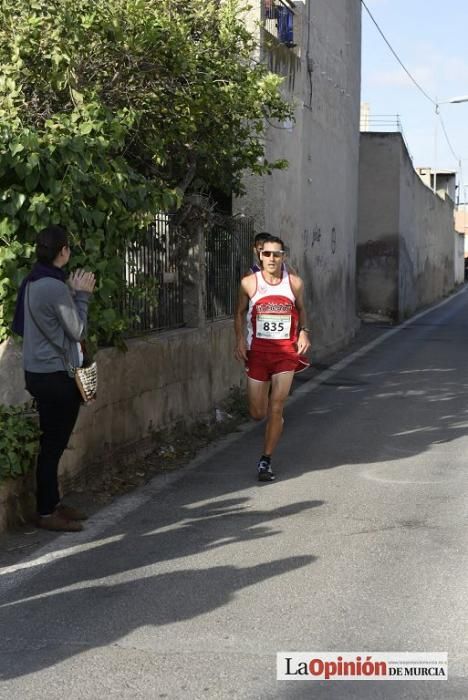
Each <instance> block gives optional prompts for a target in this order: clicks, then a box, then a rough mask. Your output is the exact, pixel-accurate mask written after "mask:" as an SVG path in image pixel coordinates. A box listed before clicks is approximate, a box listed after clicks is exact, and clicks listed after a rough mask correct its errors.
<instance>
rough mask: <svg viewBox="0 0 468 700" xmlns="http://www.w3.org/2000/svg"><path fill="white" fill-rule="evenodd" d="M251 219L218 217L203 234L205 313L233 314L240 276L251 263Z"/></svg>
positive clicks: (219, 316) (214, 316) (213, 315)
mask: <svg viewBox="0 0 468 700" xmlns="http://www.w3.org/2000/svg"><path fill="white" fill-rule="evenodd" d="M253 239H254V222H253V219H249V218H247V217H242V218H230V217H219V219H218V220H217V222H216V224H215V225H214V226H213V227H212V228H211V229H210V230H209V231H208V233H207V236H206V245H205V251H206V252H205V255H206V290H207V293H206V317H207V319H208V320H210V321H214V320H219V319H222V318H228V317H230V316H232V315H233V314H234V309H235V305H236V301H237V295H238V290H239V284H240V280H241V278H242V277H243V276H244V275H245V274H246V273H247V272H248V270H249V267H250V265H251V264H252V245H253Z"/></svg>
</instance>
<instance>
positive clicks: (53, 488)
mask: <svg viewBox="0 0 468 700" xmlns="http://www.w3.org/2000/svg"><path fill="white" fill-rule="evenodd" d="M25 378H26V389H27V390H28V391H29V393H30V394H32V396H33V397H34V398H35V399H36V403H37V410H38V412H39V426H40V429H41V433H42V434H41V438H40V451H39V456H38V458H37V511H38V513H39V514H40V515H49V514H50V513H53V512H54V510H55V508H56V507H57V504H58V503H59V501H60V495H59V489H58V475H57V474H58V465H59V462H60V458H61V456H62V454H63V452H64V450H65V448H66V446H67V445H68V441H69V439H70V436H71V434H72V432H73V428H74V427H75V423H76V419H77V418H78V411H79V410H80V402H81V396H80V392H79V391H78V387H77V386H76V383H75V380H74V379H73V378H72V377H69V376H68V374H67V372H48V373H44V374H41V373H38V372H26V373H25Z"/></svg>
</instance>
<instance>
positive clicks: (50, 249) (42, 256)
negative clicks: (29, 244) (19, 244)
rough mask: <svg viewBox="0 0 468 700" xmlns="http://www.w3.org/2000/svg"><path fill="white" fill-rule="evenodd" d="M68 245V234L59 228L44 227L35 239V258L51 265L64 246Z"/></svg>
mask: <svg viewBox="0 0 468 700" xmlns="http://www.w3.org/2000/svg"><path fill="white" fill-rule="evenodd" d="M66 245H68V233H67V232H66V231H65V229H64V228H62V227H61V226H46V228H43V229H42V231H39V233H38V234H37V238H36V258H37V259H38V261H39V262H41V263H45V264H46V265H51V264H52V263H53V262H54V260H55V258H56V257H57V255H58V254H59V253H60V251H61V250H62V248H63V247H64V246H66Z"/></svg>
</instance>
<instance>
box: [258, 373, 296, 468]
mask: <svg viewBox="0 0 468 700" xmlns="http://www.w3.org/2000/svg"><path fill="white" fill-rule="evenodd" d="M293 377H294V372H281V374H274V375H273V376H272V378H271V395H270V401H269V404H268V420H267V425H266V430H265V443H264V450H263V454H265V455H270V456H271V455H272V454H273V451H274V449H275V447H276V445H277V444H278V440H279V439H280V437H281V433H282V432H283V424H284V420H283V409H284V404H285V401H286V399H287V398H288V395H289V391H290V389H291V384H292V380H293Z"/></svg>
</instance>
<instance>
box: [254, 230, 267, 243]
mask: <svg viewBox="0 0 468 700" xmlns="http://www.w3.org/2000/svg"><path fill="white" fill-rule="evenodd" d="M270 238H271V233H268V231H260V233H257V235H256V236H255V238H254V245H256V244H257V243H260V241H268V240H269V239H270Z"/></svg>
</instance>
